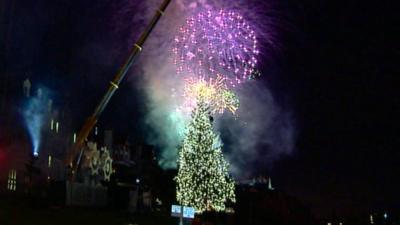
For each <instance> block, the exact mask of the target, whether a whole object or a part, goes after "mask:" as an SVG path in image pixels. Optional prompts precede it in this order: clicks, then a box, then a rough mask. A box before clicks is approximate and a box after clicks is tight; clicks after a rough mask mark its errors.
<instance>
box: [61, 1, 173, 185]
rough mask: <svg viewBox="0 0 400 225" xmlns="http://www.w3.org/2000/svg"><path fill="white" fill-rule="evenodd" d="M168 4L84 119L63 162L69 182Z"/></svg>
mask: <svg viewBox="0 0 400 225" xmlns="http://www.w3.org/2000/svg"><path fill="white" fill-rule="evenodd" d="M170 2H171V0H164V1H163V2H162V4H161V6H160V7H159V8H158V9H157V11H156V12H155V14H154V16H153V18H152V19H151V21H150V23H149V24H148V25H147V27H146V28H145V30H144V31H143V32H142V34H141V35H140V37H139V39H138V40H137V41H136V43H135V44H134V45H133V49H132V51H131V53H130V55H129V57H128V59H127V60H126V61H125V63H124V64H123V65H122V66H121V67H120V69H119V70H118V71H117V73H116V75H115V77H114V79H113V80H112V81H110V86H109V88H108V89H107V91H106V93H105V94H104V96H103V98H102V99H101V101H100V103H99V104H98V105H97V107H96V109H95V110H94V112H93V114H92V115H90V116H89V117H88V118H87V119H86V121H85V123H84V124H83V126H82V128H81V130H80V131H79V133H78V136H77V138H76V142H75V144H74V145H73V146H72V148H71V149H70V151H69V152H68V153H67V156H66V160H65V163H66V166H67V167H69V168H70V169H71V176H70V179H71V181H73V180H74V179H75V176H76V171H77V169H78V167H79V163H80V159H81V156H82V154H83V149H84V148H83V147H84V143H85V140H86V139H87V137H88V135H89V133H90V132H91V130H92V129H93V127H94V126H95V125H96V123H97V120H98V119H99V117H100V115H101V114H102V112H103V111H104V109H105V107H106V106H107V104H108V102H109V101H110V99H111V97H112V96H113V95H114V93H115V91H116V90H117V89H118V86H119V84H120V83H121V81H122V80H123V79H124V77H125V76H126V74H127V72H128V70H129V68H130V67H131V66H132V64H133V63H134V61H135V59H136V58H137V56H138V55H139V53H140V52H141V51H142V46H143V44H144V43H145V41H146V39H147V37H148V36H149V35H150V33H151V32H152V30H153V29H154V27H155V26H156V24H157V23H158V21H159V19H160V18H161V16H162V15H163V14H164V11H165V10H166V8H167V7H168V5H169V3H170ZM77 156H78V157H77ZM76 158H77V159H76Z"/></svg>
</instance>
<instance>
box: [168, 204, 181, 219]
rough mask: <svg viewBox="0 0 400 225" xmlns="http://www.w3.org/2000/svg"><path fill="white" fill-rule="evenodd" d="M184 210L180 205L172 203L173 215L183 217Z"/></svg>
mask: <svg viewBox="0 0 400 225" xmlns="http://www.w3.org/2000/svg"><path fill="white" fill-rule="evenodd" d="M181 215H182V211H181V206H180V205H172V206H171V216H174V217H181Z"/></svg>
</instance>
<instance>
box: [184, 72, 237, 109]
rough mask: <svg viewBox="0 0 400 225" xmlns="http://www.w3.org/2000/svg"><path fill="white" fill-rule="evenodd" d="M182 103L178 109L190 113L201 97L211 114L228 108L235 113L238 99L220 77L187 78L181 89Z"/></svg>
mask: <svg viewBox="0 0 400 225" xmlns="http://www.w3.org/2000/svg"><path fill="white" fill-rule="evenodd" d="M183 97H184V103H183V106H182V107H180V110H181V111H183V112H186V113H190V112H191V111H192V109H193V108H194V107H196V104H197V100H198V99H199V98H202V99H203V100H204V101H205V102H206V103H207V104H208V105H209V107H210V111H211V113H212V114H216V113H223V112H224V111H225V110H229V111H230V112H231V113H232V114H235V112H236V110H237V109H238V107H239V99H238V98H237V96H236V95H235V94H234V93H233V92H232V91H231V90H229V89H228V88H226V85H225V83H224V79H223V78H222V77H217V79H215V80H213V79H211V80H209V81H205V80H204V79H195V78H191V77H190V78H187V79H186V80H185V87H184V91H183Z"/></svg>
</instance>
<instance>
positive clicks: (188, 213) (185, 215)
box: [183, 206, 196, 219]
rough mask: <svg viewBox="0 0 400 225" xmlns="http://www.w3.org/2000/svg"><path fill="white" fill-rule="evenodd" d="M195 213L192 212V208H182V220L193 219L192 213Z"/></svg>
mask: <svg viewBox="0 0 400 225" xmlns="http://www.w3.org/2000/svg"><path fill="white" fill-rule="evenodd" d="M195 212H196V211H195V210H194V208H193V207H186V206H183V218H190V219H193V218H194V213H195Z"/></svg>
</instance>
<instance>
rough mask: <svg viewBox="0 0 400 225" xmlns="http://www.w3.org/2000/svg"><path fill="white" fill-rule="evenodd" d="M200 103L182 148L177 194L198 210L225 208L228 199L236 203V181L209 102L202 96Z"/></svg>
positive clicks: (183, 202)
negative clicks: (230, 173)
mask: <svg viewBox="0 0 400 225" xmlns="http://www.w3.org/2000/svg"><path fill="white" fill-rule="evenodd" d="M197 102H198V103H197V107H196V108H195V109H194V110H193V112H192V118H191V121H190V122H189V124H188V126H187V130H186V134H185V137H184V140H183V145H182V147H181V148H180V151H179V159H178V166H179V170H178V175H177V176H176V178H175V180H176V182H177V192H176V197H177V200H178V202H179V203H180V204H181V205H184V206H191V207H194V208H195V209H196V212H197V213H202V212H204V211H223V210H225V204H226V203H227V202H228V201H231V202H235V193H234V188H235V184H234V181H233V180H232V179H231V178H230V177H229V174H228V166H229V165H228V163H227V162H226V161H225V160H224V157H223V154H222V144H221V141H220V138H219V136H218V135H216V134H215V133H214V132H213V126H212V117H211V116H210V113H209V110H208V107H207V104H206V103H205V102H204V101H203V100H201V99H199V100H198V101H197Z"/></svg>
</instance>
